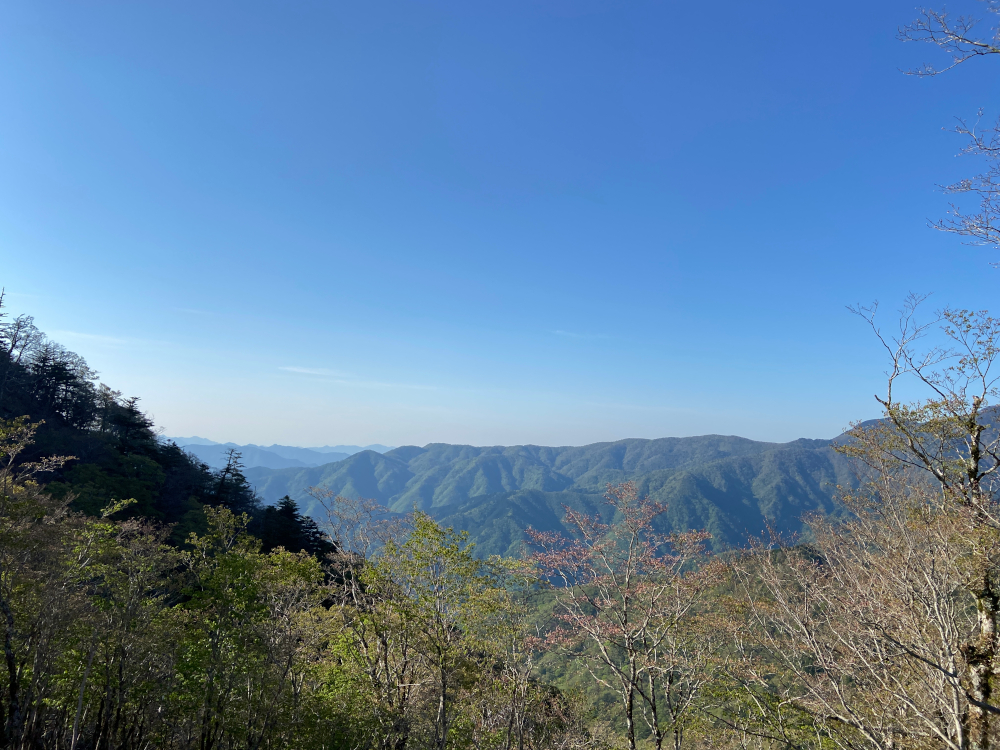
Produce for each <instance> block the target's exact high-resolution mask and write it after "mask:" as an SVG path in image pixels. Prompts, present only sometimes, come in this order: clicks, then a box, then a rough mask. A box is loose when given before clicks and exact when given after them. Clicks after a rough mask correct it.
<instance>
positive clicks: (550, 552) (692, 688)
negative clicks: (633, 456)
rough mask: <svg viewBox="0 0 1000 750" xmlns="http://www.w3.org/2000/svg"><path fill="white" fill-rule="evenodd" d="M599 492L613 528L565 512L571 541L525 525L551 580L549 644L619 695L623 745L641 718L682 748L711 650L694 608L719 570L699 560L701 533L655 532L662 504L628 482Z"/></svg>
mask: <svg viewBox="0 0 1000 750" xmlns="http://www.w3.org/2000/svg"><path fill="white" fill-rule="evenodd" d="M605 498H606V499H607V502H608V504H609V505H610V506H611V507H612V508H613V509H614V511H615V515H616V517H617V518H618V520H617V522H616V523H614V524H605V523H602V522H601V521H600V519H599V518H596V517H592V516H586V515H582V514H579V513H576V512H575V511H572V510H570V509H567V510H566V519H567V522H568V523H569V525H570V526H571V527H572V528H573V530H574V531H575V532H576V534H575V538H567V537H564V536H562V535H560V534H553V533H543V532H538V531H533V530H529V531H528V535H529V538H530V539H531V541H532V543H533V544H534V545H536V546H537V547H539V548H540V550H541V551H540V552H539V553H537V554H536V555H535V557H534V559H535V561H536V563H537V564H538V566H539V568H540V570H541V571H542V574H543V575H544V576H546V577H547V578H548V579H549V580H550V581H553V582H554V583H557V585H558V588H557V589H556V600H557V607H558V608H557V618H558V620H559V621H560V623H561V626H560V627H558V628H556V629H555V630H553V631H552V632H551V633H550V634H549V637H548V643H549V644H550V645H551V646H553V647H557V648H561V649H563V652H564V653H566V654H567V655H570V654H574V656H576V658H580V657H581V656H582V659H583V660H584V661H585V663H586V665H587V669H588V670H589V671H590V674H591V675H592V676H593V678H594V680H596V681H597V682H598V683H600V684H601V685H604V686H605V687H607V688H610V689H612V690H614V691H615V692H616V693H617V695H618V699H619V700H620V702H621V709H622V714H623V718H624V720H625V731H626V738H627V740H628V744H629V747H630V748H635V747H637V745H638V739H639V738H638V737H637V731H636V724H637V722H638V721H639V720H640V718H639V717H641V719H642V720H644V721H645V723H646V726H647V727H648V729H649V732H650V734H651V736H652V740H653V744H654V746H655V747H656V748H657V750H659V748H661V747H663V745H664V743H665V742H667V741H668V738H669V742H670V744H672V745H673V747H674V748H680V746H681V743H682V742H683V738H684V730H685V728H686V727H687V726H688V724H689V722H690V721H691V720H692V719H693V716H694V713H695V712H694V709H695V706H696V704H697V700H698V698H699V697H700V691H701V688H702V687H703V686H704V684H705V682H706V680H707V679H708V677H709V663H710V658H709V656H710V654H711V652H712V650H713V646H712V639H711V637H710V634H709V633H708V632H706V631H705V630H703V629H701V628H699V627H698V625H699V617H698V609H697V605H698V603H699V602H700V601H701V600H702V599H703V597H704V596H705V594H706V593H707V592H708V591H709V590H710V589H711V588H712V587H713V586H714V585H715V584H717V583H718V582H719V580H720V572H721V571H720V569H719V567H718V565H717V564H715V563H702V564H698V563H699V562H702V558H703V557H704V554H705V551H704V546H703V545H704V542H705V540H706V539H708V538H709V535H708V534H707V533H705V532H699V531H695V532H688V533H683V534H663V533H660V532H657V531H656V530H655V528H654V520H655V519H656V518H657V516H659V515H660V514H661V513H663V511H664V510H666V507H665V506H664V505H662V504H660V503H656V502H653V501H651V500H650V499H649V498H644V497H640V496H639V494H638V491H637V489H636V486H635V484H634V483H632V482H626V483H624V484H620V485H608V491H607V494H606V495H605ZM580 647H582V651H580V653H579V654H578V655H577V654H576V651H575V650H576V649H577V648H580Z"/></svg>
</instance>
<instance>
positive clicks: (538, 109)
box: [0, 0, 1000, 445]
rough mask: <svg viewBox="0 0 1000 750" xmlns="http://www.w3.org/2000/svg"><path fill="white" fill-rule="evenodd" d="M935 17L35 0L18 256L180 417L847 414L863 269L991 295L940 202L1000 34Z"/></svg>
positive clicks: (772, 427) (7, 158)
mask: <svg viewBox="0 0 1000 750" xmlns="http://www.w3.org/2000/svg"><path fill="white" fill-rule="evenodd" d="M977 5H979V4H978V3H973V4H972V6H971V7H973V8H975V6H977ZM958 9H959V8H958V7H955V8H954V10H958ZM914 16H915V9H914V2H913V0H905V1H903V0H881V1H880V2H876V3H872V2H870V1H869V2H862V0H848V1H847V2H844V3H840V4H838V5H836V6H831V5H829V4H824V3H803V2H793V1H792V0H787V1H785V2H764V3H746V2H728V1H726V2H718V3H713V4H708V5H706V4H703V3H692V2H686V3H680V2H641V1H638V0H637V1H636V2H614V1H607V2H605V1H604V0H535V1H533V2H512V1H511V0H503V2H480V1H478V0H477V2H413V1H409V2H339V3H332V2H315V3H309V2H295V3H255V2H247V1H246V0H243V1H241V2H231V3H227V2H209V3H203V2H199V3H193V2H169V3H167V2H162V3H44V2H34V1H32V2H27V1H22V0H16V1H14V2H7V3H5V4H4V5H3V8H2V9H0V108H2V116H0V284H2V285H4V286H6V288H7V290H8V293H9V297H8V301H9V309H10V311H11V312H14V313H18V312H25V313H30V314H33V315H34V316H35V317H36V322H37V323H38V325H39V326H40V327H41V328H43V329H44V330H46V331H47V332H48V333H49V334H50V335H51V336H52V337H53V338H54V339H56V340H58V341H61V342H62V343H64V344H66V345H67V346H68V347H70V348H71V349H73V350H75V351H78V352H79V353H81V354H83V355H84V356H85V357H86V358H87V360H88V361H89V362H90V363H91V364H92V366H94V367H95V368H96V369H97V370H99V371H100V372H101V376H102V378H103V379H104V380H105V381H106V382H108V383H109V384H111V385H112V386H114V387H116V388H120V389H122V390H124V391H125V392H126V394H134V395H139V396H141V397H142V399H143V400H142V403H143V404H144V405H145V407H146V408H147V409H148V410H149V411H150V412H151V414H152V415H153V416H154V417H155V418H156V420H157V422H158V423H159V424H160V425H162V426H163V428H164V429H165V431H166V433H167V434H171V435H190V434H198V435H202V436H206V437H210V438H213V439H216V440H220V441H225V440H233V441H236V442H256V443H271V442H280V443H290V444H300V445H308V444H322V443H340V442H351V443H355V442H356V443H367V442H375V441H378V442H382V443H389V444H396V445H399V444H404V443H417V444H423V443H426V442H430V441H443V442H468V443H474V444H500V443H502V444H513V443H525V442H533V443H540V444H583V443H588V442H594V441H599V440H614V439H618V438H624V437H660V436H669V435H692V434H704V433H732V434H740V435H745V436H747V437H753V438H760V439H770V440H789V439H793V438H796V437H800V436H806V437H830V436H832V435H834V434H836V433H838V432H839V431H840V429H841V428H843V427H844V426H846V425H847V423H848V422H849V421H850V420H852V419H856V418H866V417H870V416H873V415H874V414H875V413H876V412H875V408H874V407H875V403H874V400H873V399H872V394H873V393H874V392H876V391H878V390H880V388H881V379H880V372H881V370H882V367H883V362H882V359H881V358H880V356H879V351H878V349H877V348H876V347H875V345H874V343H873V341H872V339H871V337H870V336H869V335H867V333H866V331H865V329H864V327H863V325H862V324H861V323H860V322H859V321H858V320H856V319H854V318H853V317H852V316H851V315H850V314H848V313H847V312H846V310H845V305H847V304H849V303H856V302H870V301H871V300H873V299H878V300H880V301H882V303H883V305H886V306H887V307H888V308H889V309H891V308H893V307H895V306H896V305H897V304H898V303H899V302H900V300H901V299H902V298H903V296H904V295H905V294H906V293H907V292H909V291H918V292H933V293H934V300H936V302H937V304H939V305H945V304H950V305H957V306H964V307H972V308H989V307H990V306H991V305H992V306H994V307H996V305H994V301H995V299H996V289H997V283H998V281H1000V271H994V270H992V269H991V268H990V267H989V261H990V260H991V257H990V255H989V254H988V253H987V252H986V251H983V250H977V249H969V248H965V247H963V246H962V245H961V244H960V243H959V242H958V240H956V239H955V238H953V237H949V236H945V235H942V234H940V233H937V232H934V231H932V230H930V229H927V228H926V221H927V219H929V218H937V217H939V216H940V215H942V214H943V212H944V210H945V207H946V198H945V197H944V196H942V195H941V194H940V193H939V192H937V191H936V188H935V185H936V184H940V183H943V182H947V181H949V180H951V179H954V178H955V177H957V176H959V175H963V174H967V173H972V172H974V171H975V168H976V165H975V164H974V163H973V162H969V161H962V160H961V159H955V157H954V154H955V153H956V152H957V151H958V149H959V147H960V145H961V143H960V142H959V141H958V139H957V136H953V135H949V134H947V133H945V132H943V131H942V128H945V127H948V126H949V125H950V124H951V123H952V122H953V117H955V116H957V115H961V116H974V114H975V112H976V109H977V108H978V107H980V106H984V107H987V109H988V111H990V113H991V114H992V115H996V114H1000V107H997V106H996V105H997V104H998V103H1000V98H998V96H997V94H998V90H1000V86H998V84H1000V80H998V76H997V72H998V71H1000V68H998V65H1000V61H992V60H985V61H977V62H978V64H976V63H973V64H969V65H967V66H963V67H962V68H960V69H958V70H956V71H953V72H952V73H950V74H948V75H946V76H944V77H941V78H937V79H933V80H917V79H914V78H909V77H906V76H904V75H902V74H901V73H900V72H899V69H900V68H905V67H908V66H910V65H913V64H916V63H919V62H921V61H929V60H939V59H940V58H937V57H935V55H934V50H932V49H931V48H929V47H926V46H924V45H904V44H901V43H899V42H897V41H895V31H896V27H897V26H899V25H901V24H905V23H907V22H909V21H910V20H912V18H913V17H914ZM991 108H992V109H991Z"/></svg>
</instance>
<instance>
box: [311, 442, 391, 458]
mask: <svg viewBox="0 0 1000 750" xmlns="http://www.w3.org/2000/svg"><path fill="white" fill-rule="evenodd" d="M309 450H311V451H316V452H317V453H346V454H347V455H348V456H353V455H354V454H355V453H360V452H361V451H375V452H376V453H385V452H386V451H391V450H392V446H391V445H381V444H379V443H372V444H371V445H364V446H362V445H324V446H322V447H319V448H309Z"/></svg>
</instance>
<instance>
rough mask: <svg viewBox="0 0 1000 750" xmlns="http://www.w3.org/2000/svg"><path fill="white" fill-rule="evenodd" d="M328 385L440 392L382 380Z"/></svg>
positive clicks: (431, 387) (414, 384)
mask: <svg viewBox="0 0 1000 750" xmlns="http://www.w3.org/2000/svg"><path fill="white" fill-rule="evenodd" d="M325 382H327V383H336V384H338V385H347V386H351V387H354V388H405V389H407V390H413V391H440V390H441V388H439V387H438V386H436V385H420V384H419V383H386V382H383V381H380V380H344V379H336V380H327V381H325Z"/></svg>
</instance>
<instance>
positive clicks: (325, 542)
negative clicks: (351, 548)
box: [260, 495, 335, 558]
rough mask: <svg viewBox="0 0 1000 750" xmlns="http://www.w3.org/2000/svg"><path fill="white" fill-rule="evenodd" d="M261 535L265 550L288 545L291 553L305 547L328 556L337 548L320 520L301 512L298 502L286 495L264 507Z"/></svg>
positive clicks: (314, 552)
mask: <svg viewBox="0 0 1000 750" xmlns="http://www.w3.org/2000/svg"><path fill="white" fill-rule="evenodd" d="M260 538H261V542H262V549H263V551H264V552H270V551H271V550H273V549H275V548H276V547H284V548H285V549H287V550H289V551H290V552H298V551H299V550H303V551H305V552H308V553H309V554H310V555H316V556H317V557H320V558H322V557H325V556H326V555H328V554H330V553H331V552H333V551H334V550H335V547H334V545H333V543H332V542H331V541H330V540H329V538H327V536H326V534H324V533H323V532H322V531H320V529H319V526H317V524H316V521H314V520H313V519H312V518H310V517H309V516H303V515H302V514H301V513H300V512H299V506H298V503H296V502H295V501H294V500H292V498H291V497H289V496H288V495H285V496H284V497H283V498H281V499H280V500H279V501H278V502H277V504H276V505H270V506H268V507H267V508H265V509H264V516H263V518H262V519H261V530H260Z"/></svg>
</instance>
